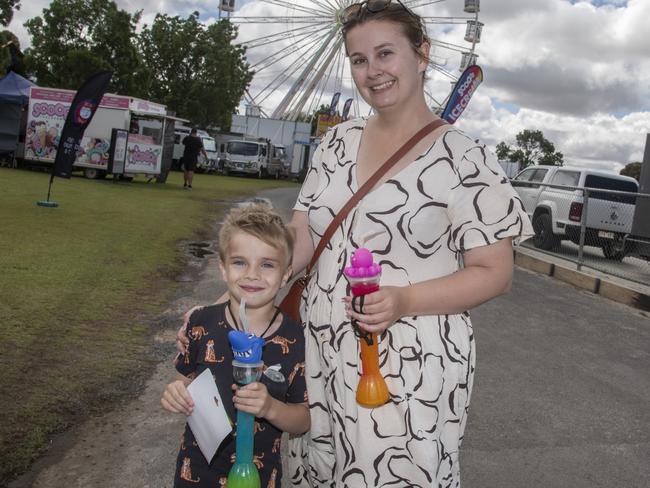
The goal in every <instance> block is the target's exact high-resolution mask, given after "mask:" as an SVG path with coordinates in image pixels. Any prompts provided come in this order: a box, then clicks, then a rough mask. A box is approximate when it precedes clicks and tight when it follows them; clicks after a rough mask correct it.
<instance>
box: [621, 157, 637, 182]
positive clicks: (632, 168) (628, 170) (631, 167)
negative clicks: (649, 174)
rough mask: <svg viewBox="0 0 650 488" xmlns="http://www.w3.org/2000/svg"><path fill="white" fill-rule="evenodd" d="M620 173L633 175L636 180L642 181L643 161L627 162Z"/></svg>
mask: <svg viewBox="0 0 650 488" xmlns="http://www.w3.org/2000/svg"><path fill="white" fill-rule="evenodd" d="M620 174H622V175H623V176H631V177H632V178H634V179H635V180H636V181H641V163H639V162H635V163H628V164H626V165H625V168H623V169H622V170H621V171H620Z"/></svg>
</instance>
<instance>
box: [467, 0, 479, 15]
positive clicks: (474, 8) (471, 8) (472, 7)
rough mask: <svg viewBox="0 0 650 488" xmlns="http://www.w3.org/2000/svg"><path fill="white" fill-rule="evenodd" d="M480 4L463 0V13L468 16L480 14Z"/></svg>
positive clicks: (476, 1)
mask: <svg viewBox="0 0 650 488" xmlns="http://www.w3.org/2000/svg"><path fill="white" fill-rule="evenodd" d="M480 10H481V2H480V0H465V12H467V13H468V14H475V13H477V12H480Z"/></svg>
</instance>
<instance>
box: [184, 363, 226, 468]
mask: <svg viewBox="0 0 650 488" xmlns="http://www.w3.org/2000/svg"><path fill="white" fill-rule="evenodd" d="M187 391H189V392H190V395H192V400H194V410H193V412H192V415H190V416H189V417H187V423H188V424H190V428H191V429H192V433H193V434H194V437H195V438H196V442H197V444H198V445H199V448H200V449H201V452H202V453H203V455H204V456H205V459H206V460H207V461H208V463H209V462H210V461H211V460H212V458H213V457H214V453H215V452H217V448H218V447H219V445H220V444H221V443H222V442H223V440H224V439H225V438H226V436H227V435H228V434H229V433H230V432H231V431H232V424H231V423H230V419H229V418H228V414H227V413H226V410H225V408H224V407H223V402H222V401H221V395H219V389H218V388H217V384H216V383H215V382H214V378H213V377H212V372H211V371H210V370H209V369H206V370H205V371H203V373H201V374H200V375H198V376H197V377H196V378H195V379H194V381H192V383H190V385H189V386H188V387H187Z"/></svg>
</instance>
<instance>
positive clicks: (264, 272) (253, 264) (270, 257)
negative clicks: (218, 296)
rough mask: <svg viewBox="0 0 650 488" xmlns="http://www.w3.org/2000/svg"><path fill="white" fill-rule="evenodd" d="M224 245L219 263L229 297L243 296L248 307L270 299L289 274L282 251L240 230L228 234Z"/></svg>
mask: <svg viewBox="0 0 650 488" xmlns="http://www.w3.org/2000/svg"><path fill="white" fill-rule="evenodd" d="M227 249H228V250H227V252H226V257H225V260H224V261H223V262H220V263H219V267H220V268H221V274H222V275H223V278H224V280H225V281H226V284H227V285H228V291H229V292H230V298H231V299H232V300H235V301H237V302H241V300H242V298H243V299H244V300H245V301H246V306H247V307H250V308H259V307H263V306H265V305H268V304H269V303H273V301H274V300H275V296H276V295H277V294H278V291H279V290H280V288H282V287H283V286H284V285H285V284H286V283H287V280H288V279H289V277H290V276H291V268H290V266H288V264H287V262H286V261H287V256H286V255H285V252H284V251H283V250H281V249H277V248H275V247H273V246H270V245H268V244H267V243H265V242H263V241H261V240H260V239H258V238H257V237H254V236H252V235H250V234H247V233H245V232H242V231H238V232H235V233H234V234H233V235H232V237H231V239H230V243H229V245H228V248H227Z"/></svg>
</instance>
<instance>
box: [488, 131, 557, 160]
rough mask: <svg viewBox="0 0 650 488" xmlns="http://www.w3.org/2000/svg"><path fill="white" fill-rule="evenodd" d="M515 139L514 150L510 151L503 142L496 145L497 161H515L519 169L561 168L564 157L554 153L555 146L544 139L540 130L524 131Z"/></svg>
mask: <svg viewBox="0 0 650 488" xmlns="http://www.w3.org/2000/svg"><path fill="white" fill-rule="evenodd" d="M515 139H516V142H515V146H516V148H515V149H511V148H510V147H509V146H508V145H507V144H506V143H505V142H500V143H499V144H498V145H497V157H498V158H499V159H508V160H510V161H516V162H518V163H519V165H520V168H521V169H524V168H525V167H527V166H530V165H531V164H543V165H548V166H562V164H563V163H564V155H563V154H562V153H561V152H559V151H555V145H554V144H553V143H552V142H551V141H549V140H548V139H546V138H545V137H544V134H543V133H542V131H541V130H528V129H525V130H523V131H521V132H520V133H519V134H517V136H516V137H515Z"/></svg>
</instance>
